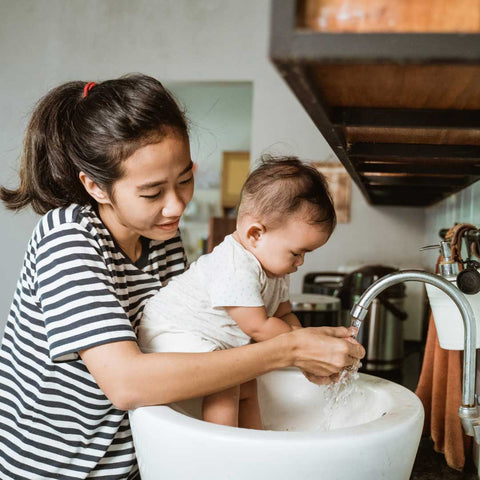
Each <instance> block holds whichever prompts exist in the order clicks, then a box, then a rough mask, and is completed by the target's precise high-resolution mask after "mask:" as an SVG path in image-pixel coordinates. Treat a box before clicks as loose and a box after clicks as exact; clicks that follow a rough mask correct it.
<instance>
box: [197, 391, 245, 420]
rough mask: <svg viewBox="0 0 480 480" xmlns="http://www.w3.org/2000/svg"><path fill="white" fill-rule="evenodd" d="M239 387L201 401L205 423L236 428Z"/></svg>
mask: <svg viewBox="0 0 480 480" xmlns="http://www.w3.org/2000/svg"><path fill="white" fill-rule="evenodd" d="M239 400H240V387H239V386H238V385H237V386H235V387H232V388H229V389H227V390H224V391H222V392H218V393H213V394H212V395H207V396H206V397H205V398H204V399H203V409H202V415H203V419H204V420H205V421H206V422H211V423H217V424H218V425H227V426H230V427H238V404H239Z"/></svg>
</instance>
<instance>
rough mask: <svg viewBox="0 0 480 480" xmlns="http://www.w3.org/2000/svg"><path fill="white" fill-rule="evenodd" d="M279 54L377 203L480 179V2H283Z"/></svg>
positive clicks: (414, 199)
mask: <svg viewBox="0 0 480 480" xmlns="http://www.w3.org/2000/svg"><path fill="white" fill-rule="evenodd" d="M272 9H273V10H272V35H271V45H270V56H271V59H272V61H273V63H274V64H275V66H276V67H277V69H278V71H279V72H280V74H281V75H282V77H283V78H284V79H285V81H286V82H287V83H288V85H289V86H290V88H291V89H292V90H293V92H294V93H295V95H296V96H297V98H298V99H299V101H300V102H301V103H302V104H303V106H304V108H305V109H306V111H307V112H308V114H309V115H310V117H311V118H312V120H313V122H314V123H315V124H316V126H317V127H318V129H319V130H320V132H321V133H322V135H323V136H324V137H325V139H326V140H327V142H328V143H329V145H330V146H331V148H332V149H333V151H334V152H335V154H336V155H337V156H338V158H339V159H340V161H341V162H342V163H343V165H344V166H345V168H346V169H347V171H348V172H349V174H350V175H351V177H352V178H353V180H354V181H355V182H356V184H357V185H358V186H359V188H360V189H361V191H362V193H363V194H364V196H365V197H366V199H367V200H368V202H370V203H371V204H375V205H405V206H427V205H432V204H434V203H436V202H438V201H439V200H441V199H443V198H445V197H447V196H448V195H451V194H452V193H455V192H457V191H459V190H461V189H463V188H465V187H466V186H468V185H470V184H472V183H473V182H475V181H477V180H478V179H480V33H479V32H480V0H455V1H452V0H393V1H392V0H273V4H272Z"/></svg>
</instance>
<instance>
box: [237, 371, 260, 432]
mask: <svg viewBox="0 0 480 480" xmlns="http://www.w3.org/2000/svg"><path fill="white" fill-rule="evenodd" d="M238 426H239V427H242V428H253V429H255V430H263V425H262V417H261V415H260V406H259V404H258V394H257V380H256V379H253V380H250V381H249V382H247V383H244V384H242V385H240V405H239V413H238Z"/></svg>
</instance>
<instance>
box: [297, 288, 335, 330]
mask: <svg viewBox="0 0 480 480" xmlns="http://www.w3.org/2000/svg"><path fill="white" fill-rule="evenodd" d="M290 302H291V303H292V312H293V313H294V314H295V315H296V316H297V317H298V319H299V320H300V323H301V324H302V326H303V327H338V326H339V325H340V311H341V301H340V299H339V298H337V297H332V296H328V295H318V294H312V293H310V294H309V293H299V294H292V295H290Z"/></svg>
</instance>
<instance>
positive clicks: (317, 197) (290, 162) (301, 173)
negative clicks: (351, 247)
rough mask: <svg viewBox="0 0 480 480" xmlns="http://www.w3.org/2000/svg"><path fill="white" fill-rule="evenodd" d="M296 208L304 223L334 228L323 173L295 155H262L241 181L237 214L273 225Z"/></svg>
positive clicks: (331, 204) (333, 219)
mask: <svg viewBox="0 0 480 480" xmlns="http://www.w3.org/2000/svg"><path fill="white" fill-rule="evenodd" d="M304 208H305V209H304ZM300 210H302V215H303V217H304V219H305V220H306V221H307V222H308V223H312V224H324V225H325V226H326V227H327V228H328V229H330V232H332V231H333V230H334V228H335V226H336V223H337V217H336V214H335V208H334V206H333V201H332V198H331V195H330V192H329V190H328V184H327V181H326V179H325V177H324V176H323V175H322V174H321V173H320V172H319V171H318V170H317V169H316V168H314V167H313V166H311V165H309V164H306V163H303V162H301V161H300V160H299V159H298V158H297V157H292V156H282V157H278V156H276V157H274V156H271V155H263V156H262V157H261V158H260V161H259V164H258V166H257V167H256V168H255V169H254V170H253V171H252V172H251V173H250V175H249V176H248V178H247V180H246V182H245V184H244V185H243V188H242V193H241V198H240V205H239V208H238V216H239V217H241V216H243V215H250V216H252V217H255V218H257V219H258V220H261V221H262V222H263V223H265V225H266V226H270V227H271V228H276V227H277V226H278V225H280V224H281V223H282V222H284V221H285V217H286V216H289V215H292V214H294V213H296V212H299V211H300Z"/></svg>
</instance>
